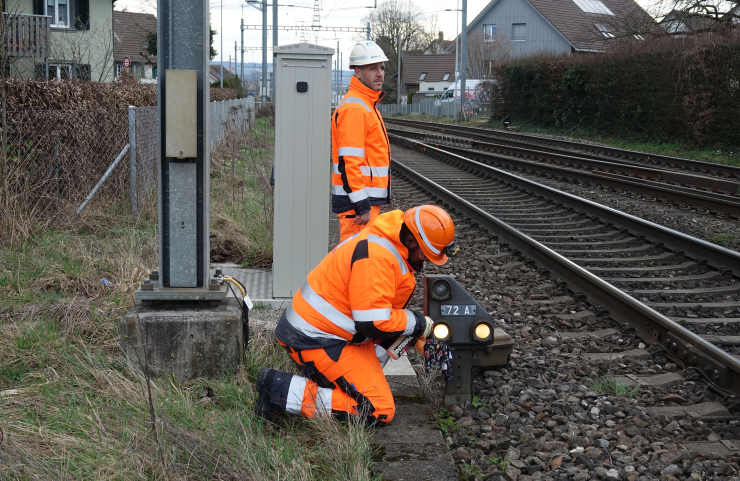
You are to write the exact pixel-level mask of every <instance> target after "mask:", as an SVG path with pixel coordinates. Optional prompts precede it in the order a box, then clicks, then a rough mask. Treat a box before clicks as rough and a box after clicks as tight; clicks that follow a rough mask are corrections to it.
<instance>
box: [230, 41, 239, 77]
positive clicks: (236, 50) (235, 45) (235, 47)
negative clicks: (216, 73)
mask: <svg viewBox="0 0 740 481" xmlns="http://www.w3.org/2000/svg"><path fill="white" fill-rule="evenodd" d="M238 51H239V49H238V48H237V42H236V40H234V71H233V72H231V73H233V74H234V75H235V76H236V72H237V70H236V59H237V56H236V53H237V52H238Z"/></svg>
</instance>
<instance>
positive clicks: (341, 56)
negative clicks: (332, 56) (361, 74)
mask: <svg viewBox="0 0 740 481" xmlns="http://www.w3.org/2000/svg"><path fill="white" fill-rule="evenodd" d="M343 59H344V52H339V100H342V87H344V62H343Z"/></svg>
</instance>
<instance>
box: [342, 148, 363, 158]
mask: <svg viewBox="0 0 740 481" xmlns="http://www.w3.org/2000/svg"><path fill="white" fill-rule="evenodd" d="M337 155H351V156H353V157H365V149H361V148H359V147H339V149H338V150H337Z"/></svg>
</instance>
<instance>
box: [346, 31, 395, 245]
mask: <svg viewBox="0 0 740 481" xmlns="http://www.w3.org/2000/svg"><path fill="white" fill-rule="evenodd" d="M387 60H388V58H387V57H386V56H385V53H383V50H382V49H381V48H380V47H378V45H377V44H376V43H375V42H371V41H369V40H368V41H364V42H359V43H357V45H355V46H354V48H353V49H352V53H351V54H350V56H349V68H351V69H354V71H355V74H354V76H353V77H352V79H351V80H350V82H349V90H348V91H347V94H346V95H345V96H344V98H343V99H342V101H341V102H340V103H339V105H338V106H337V108H336V109H335V110H334V114H333V115H332V118H331V143H332V176H331V183H332V198H331V204H332V212H334V213H335V214H337V217H338V218H339V240H340V241H344V240H346V239H348V238H349V237H351V236H353V235H354V234H356V233H358V232H360V231H361V230H362V229H364V228H365V227H367V226H368V225H369V224H371V223H372V222H373V221H374V220H375V218H376V217H377V216H378V214H380V206H381V205H384V204H387V203H388V198H389V195H390V175H391V173H390V165H391V150H390V145H389V143H388V135H387V133H386V131H385V124H384V123H383V118H382V117H381V116H380V112H378V108H377V103H378V102H380V99H382V98H383V96H384V95H385V92H383V91H382V88H383V79H384V78H385V66H384V62H385V61H387Z"/></svg>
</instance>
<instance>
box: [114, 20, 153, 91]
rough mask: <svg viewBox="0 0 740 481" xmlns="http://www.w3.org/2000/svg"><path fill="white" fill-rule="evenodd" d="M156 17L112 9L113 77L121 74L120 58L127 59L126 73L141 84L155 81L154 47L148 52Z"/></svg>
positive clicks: (121, 59)
mask: <svg viewBox="0 0 740 481" xmlns="http://www.w3.org/2000/svg"><path fill="white" fill-rule="evenodd" d="M156 35H157V17H155V16H154V15H152V14H149V13H132V12H113V39H114V41H113V52H114V58H115V75H116V78H119V77H120V76H121V73H122V72H123V69H124V68H125V67H124V66H123V61H124V59H125V58H126V57H128V58H129V60H130V62H131V65H130V66H129V72H131V73H133V74H134V75H135V76H137V77H139V78H140V79H141V82H142V83H156V82H157V80H156V79H157V57H156V55H152V53H156V47H155V48H154V49H152V50H153V52H150V51H149V50H150V47H149V45H150V40H152V41H154V42H156Z"/></svg>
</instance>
